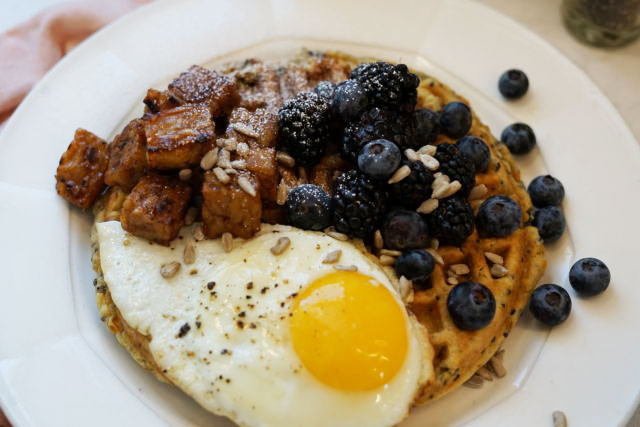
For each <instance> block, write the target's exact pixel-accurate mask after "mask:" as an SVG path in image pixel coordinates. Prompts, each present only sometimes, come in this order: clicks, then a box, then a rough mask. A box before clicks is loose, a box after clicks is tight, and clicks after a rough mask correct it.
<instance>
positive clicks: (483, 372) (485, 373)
mask: <svg viewBox="0 0 640 427" xmlns="http://www.w3.org/2000/svg"><path fill="white" fill-rule="evenodd" d="M476 375H478V376H479V377H481V378H482V379H483V380H486V381H493V374H492V373H491V371H490V370H488V369H487V368H485V367H484V366H482V367H480V369H478V370H477V371H476Z"/></svg>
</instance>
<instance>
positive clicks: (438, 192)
mask: <svg viewBox="0 0 640 427" xmlns="http://www.w3.org/2000/svg"><path fill="white" fill-rule="evenodd" d="M449 185H450V184H449V183H448V182H443V181H440V182H438V183H437V184H436V181H434V182H433V186H432V188H433V193H431V197H432V198H434V199H443V198H445V197H446V193H447V192H448V191H449Z"/></svg>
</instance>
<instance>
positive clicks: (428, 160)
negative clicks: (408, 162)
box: [420, 154, 440, 171]
mask: <svg viewBox="0 0 640 427" xmlns="http://www.w3.org/2000/svg"><path fill="white" fill-rule="evenodd" d="M420 161H421V162H422V164H423V165H424V167H425V168H427V169H429V170H430V171H434V170H437V169H438V168H439V167H440V162H439V161H438V159H436V158H435V157H433V156H430V155H428V154H420Z"/></svg>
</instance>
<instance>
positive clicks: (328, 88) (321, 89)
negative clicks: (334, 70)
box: [313, 80, 336, 103]
mask: <svg viewBox="0 0 640 427" xmlns="http://www.w3.org/2000/svg"><path fill="white" fill-rule="evenodd" d="M335 90H336V85H335V83H332V82H330V81H326V80H325V81H322V82H320V83H318V84H317V85H316V87H315V88H314V89H313V91H314V92H315V93H317V94H318V95H320V97H321V98H322V99H324V100H325V101H327V102H329V103H331V101H332V100H333V93H334V92H335Z"/></svg>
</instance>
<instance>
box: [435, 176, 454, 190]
mask: <svg viewBox="0 0 640 427" xmlns="http://www.w3.org/2000/svg"><path fill="white" fill-rule="evenodd" d="M433 177H434V178H435V179H434V180H433V183H432V184H431V188H432V189H433V188H434V187H438V186H440V185H442V183H443V182H445V183H447V184H448V183H449V182H451V178H449V176H448V175H445V174H443V173H442V172H436V173H435V174H433Z"/></svg>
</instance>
